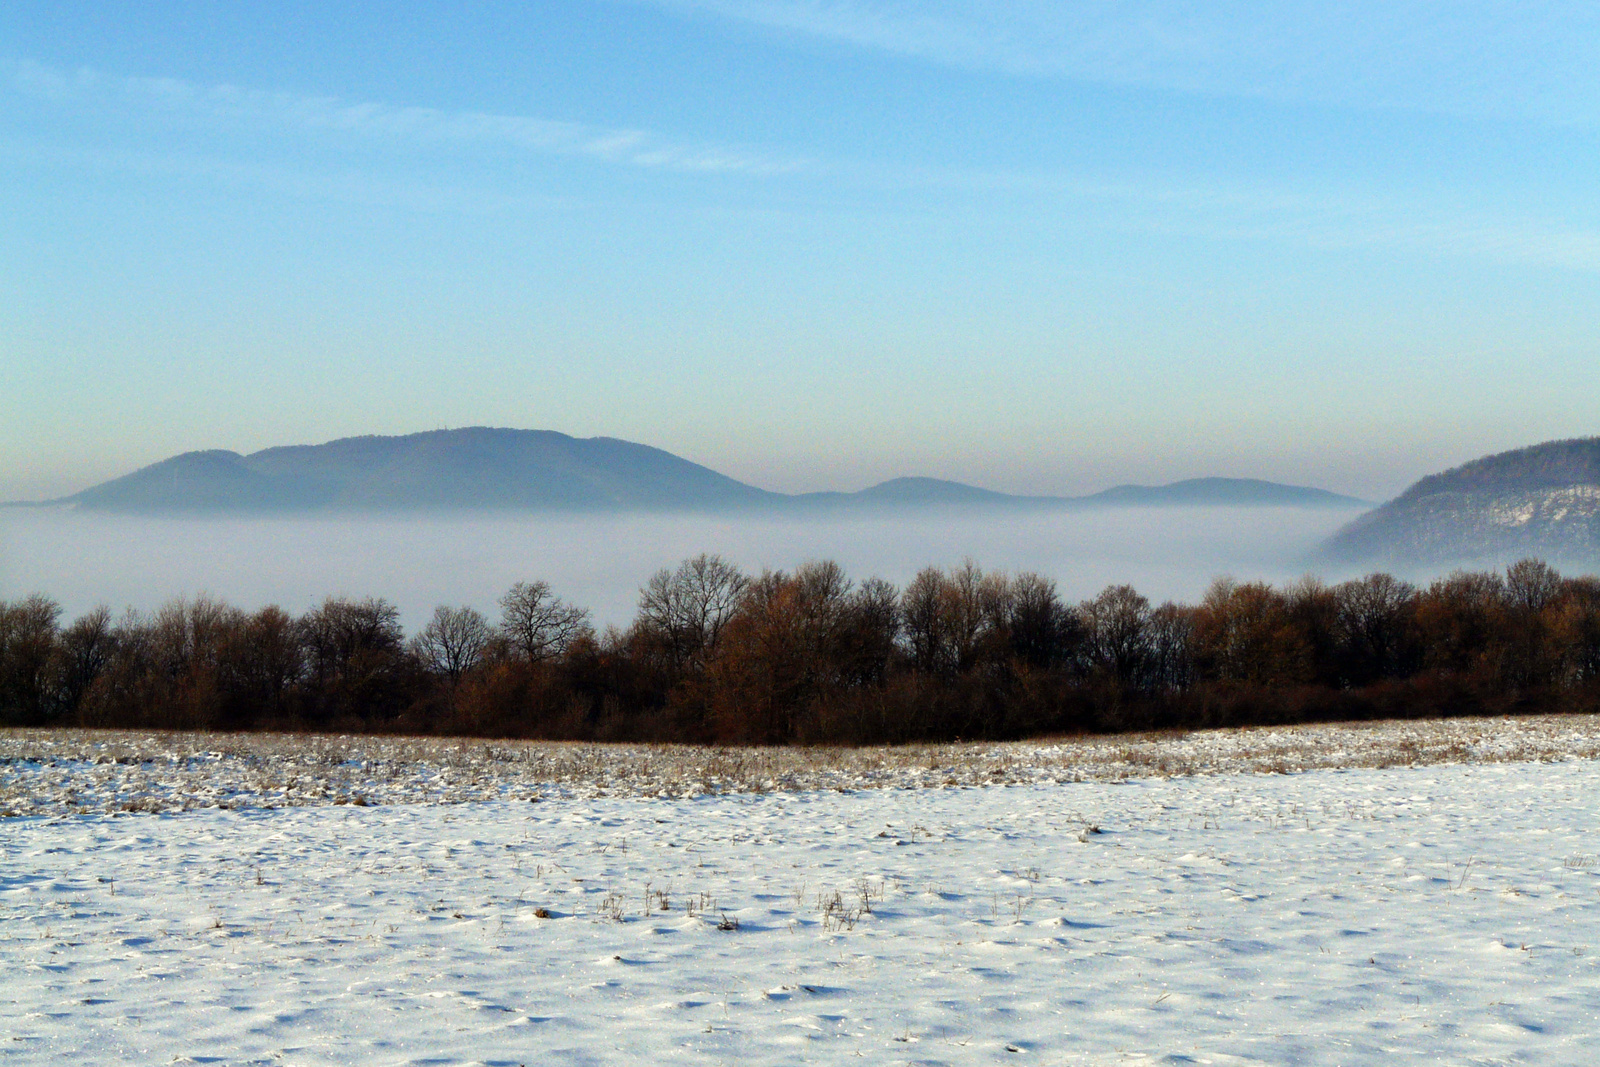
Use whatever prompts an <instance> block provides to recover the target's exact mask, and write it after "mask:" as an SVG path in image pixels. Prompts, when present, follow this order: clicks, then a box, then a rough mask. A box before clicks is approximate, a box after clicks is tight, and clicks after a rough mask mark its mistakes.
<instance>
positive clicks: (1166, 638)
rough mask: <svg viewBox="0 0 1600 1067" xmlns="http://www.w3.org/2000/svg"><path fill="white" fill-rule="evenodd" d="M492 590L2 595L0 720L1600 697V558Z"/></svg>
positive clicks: (761, 716)
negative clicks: (621, 601)
mask: <svg viewBox="0 0 1600 1067" xmlns="http://www.w3.org/2000/svg"><path fill="white" fill-rule="evenodd" d="M498 606H499V609H500V613H499V617H498V619H493V618H490V617H488V616H486V615H484V614H483V613H481V612H479V611H477V610H476V609H474V608H471V607H440V608H438V609H436V610H435V611H434V613H433V616H432V617H431V618H430V619H429V620H428V622H427V623H426V625H424V626H423V627H422V628H421V629H420V630H419V631H418V632H416V633H415V634H413V635H411V636H410V637H408V636H407V635H406V633H405V632H404V630H403V629H402V627H401V624H400V615H399V612H398V610H397V609H396V608H395V606H394V605H393V604H390V603H388V602H387V601H384V600H380V599H364V600H357V599H344V598H330V599H328V600H326V601H324V602H323V603H322V604H321V606H319V607H317V608H314V609H312V610H310V611H307V612H306V613H304V614H303V615H300V616H298V617H296V616H292V615H290V614H289V613H287V612H285V611H283V610H282V609H281V608H278V607H265V608H262V609H260V610H258V611H253V612H251V611H244V610H241V609H239V608H236V607H232V606H230V605H228V604H225V603H223V602H221V601H218V600H215V599H212V598H209V597H199V598H196V599H190V600H175V601H172V602H170V603H168V604H166V605H165V606H164V607H162V608H160V609H159V610H157V611H155V612H154V613H149V614H141V613H137V612H129V613H127V614H125V615H123V616H121V617H113V614H112V613H111V612H110V611H109V610H107V609H106V608H98V609H96V610H94V611H91V612H89V613H87V614H85V615H84V616H82V617H81V618H78V619H76V620H73V621H72V622H70V623H69V624H66V625H63V623H62V618H61V615H62V613H61V609H60V608H59V606H58V605H57V604H55V603H54V602H53V601H51V600H50V599H48V598H47V597H44V596H38V595H36V596H31V597H28V598H26V599H24V600H20V601H13V602H10V603H7V602H4V601H0V723H4V724H8V725H71V726H85V727H144V728H169V729H208V730H258V729H270V730H295V731H344V732H387V733H417V734H421V733H435V734H454V735H474V736H490V737H529V738H549V739H587V740H617V741H623V740H630V741H683V742H693V743H758V744H789V743H799V744H816V743H864V742H902V741H915V740H941V739H956V738H964V739H980V738H982V739H1003V738H1016V737H1024V736H1036V735H1040V734H1047V733H1058V732H1060V733H1071V732H1089V731H1112V730H1130V729H1165V728H1193V727H1203V726H1230V725H1256V724H1272V723H1286V722H1303V721H1317V720H1351V719H1363V718H1377V717H1382V718H1394V717H1421V716H1442V715H1481V714H1499V713H1508V712H1545V711H1570V710H1590V709H1595V708H1597V707H1600V579H1597V578H1595V577H1563V576H1562V575H1560V574H1559V573H1557V571H1556V570H1554V569H1553V568H1552V567H1550V566H1548V565H1547V564H1545V563H1543V562H1540V561H1538V560H1524V561H1522V562H1520V563H1516V564H1514V565H1513V566H1511V567H1508V568H1507V569H1506V570H1505V571H1503V572H1457V573H1455V574H1452V575H1450V576H1449V577H1446V578H1441V579H1439V580H1437V581H1434V582H1432V583H1431V584H1429V585H1427V586H1425V587H1420V588H1419V587H1416V586H1413V585H1411V584H1408V583H1407V582H1404V581H1401V580H1399V579H1397V578H1394V577H1393V576H1391V575H1388V574H1381V573H1380V574H1371V575H1368V576H1366V577H1364V578H1358V579H1354V580H1351V581H1346V582H1342V583H1339V584H1333V585H1329V584H1325V583H1323V582H1321V581H1318V580H1317V579H1314V578H1306V579H1303V580H1301V581H1299V582H1296V583H1294V584H1291V585H1288V586H1284V587H1278V586H1273V585H1269V584H1266V583H1262V582H1245V583H1240V582H1235V581H1233V580H1231V579H1219V580H1217V581H1216V582H1215V583H1213V584H1212V586H1211V587H1210V589H1209V590H1208V591H1207V592H1206V593H1205V595H1204V597H1203V598H1202V599H1201V600H1200V602H1199V603H1198V604H1177V603H1171V602H1168V603H1163V604H1159V605H1158V604H1152V603H1151V602H1150V601H1149V600H1148V599H1147V598H1145V597H1144V596H1142V595H1141V594H1140V593H1139V592H1138V591H1136V590H1135V589H1133V588H1132V587H1130V586H1127V585H1113V586H1110V587H1108V588H1107V589H1105V590H1104V591H1103V592H1101V593H1100V594H1099V595H1098V596H1096V597H1094V598H1093V599H1091V600H1086V601H1083V602H1081V603H1077V604H1071V603H1067V602H1066V601H1064V600H1063V599H1062V597H1061V596H1060V595H1059V594H1058V591H1057V589H1056V586H1055V583H1054V582H1052V581H1051V580H1050V579H1048V578H1045V577H1042V576H1040V575H1037V574H1030V573H1024V574H1016V575H1006V574H997V573H989V572H985V571H984V570H983V569H982V568H981V567H979V566H978V565H977V564H975V563H972V562H970V561H969V562H967V563H965V564H963V565H961V566H959V567H954V568H948V569H940V568H931V567H930V568H928V569H925V570H923V571H922V572H921V573H919V574H918V575H917V576H916V577H915V578H913V579H912V580H911V581H910V582H909V583H908V584H907V585H906V586H905V587H904V588H896V587H895V586H894V585H892V584H890V583H889V582H886V581H884V580H882V579H878V578H872V579H868V580H866V581H863V582H860V583H855V582H852V581H851V580H850V579H849V578H848V577H847V576H846V575H845V573H844V571H843V570H842V569H841V568H840V567H839V566H838V565H837V564H835V563H831V562H821V563H809V564H806V565H804V566H801V567H799V568H796V569H795V570H793V571H767V572H764V573H762V574H759V575H751V574H746V573H745V572H743V571H741V570H740V569H739V568H737V567H735V566H734V565H733V564H731V563H729V562H728V561H727V560H725V559H723V558H721V557H719V556H715V555H700V556H696V557H694V558H693V559H688V560H685V561H684V562H683V563H682V564H680V565H679V566H677V567H676V568H669V569H664V570H662V571H660V572H659V573H657V574H656V575H654V576H653V577H652V578H651V579H650V581H649V582H648V583H647V584H646V585H645V586H644V588H643V589H642V590H641V591H640V597H639V606H638V612H637V615H636V617H635V618H634V620H633V622H632V623H631V625H629V626H627V627H626V628H619V627H609V628H607V629H605V630H604V631H603V632H597V631H596V629H595V627H594V626H593V624H592V621H591V618H590V615H589V613H588V612H587V611H586V610H584V609H582V608H580V607H577V606H575V605H573V604H570V603H568V602H567V601H565V600H563V599H562V598H561V597H559V596H557V595H555V593H554V592H553V591H552V590H551V588H550V586H549V585H548V584H547V583H545V582H537V581H536V582H522V583H518V584H517V585H515V586H513V587H512V588H511V589H510V590H509V591H508V592H507V593H506V595H505V596H504V597H502V598H501V600H500V602H499V605H498Z"/></svg>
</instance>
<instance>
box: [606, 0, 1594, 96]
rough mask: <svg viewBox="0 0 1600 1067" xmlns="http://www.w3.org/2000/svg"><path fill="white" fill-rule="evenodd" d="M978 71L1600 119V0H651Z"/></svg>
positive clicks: (1217, 93) (1207, 91) (1213, 92)
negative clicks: (1597, 69) (1205, 0)
mask: <svg viewBox="0 0 1600 1067" xmlns="http://www.w3.org/2000/svg"><path fill="white" fill-rule="evenodd" d="M635 2H637V3H644V4H649V5H650V6H654V7H657V8H664V9H667V10H672V11H678V12H698V13H704V14H708V15H711V16H713V17H717V18H725V19H729V20H733V21H737V22H744V23H748V24H752V25H759V26H764V27H767V28H769V29H773V30H778V31H782V32H786V33H799V34H803V35H807V36H811V37H817V38H823V39H829V40H834V41H839V42H842V43H845V44H848V45H851V46H854V47H858V48H863V49H869V50H875V51H881V52H888V53H891V54H894V55H901V56H907V57H912V58H916V59H920V60H924V61H927V62H931V63H937V64H941V65H945V66H950V67H957V68H963V69H967V70H979V71H991V72H998V73H1002V74H1008V75H1017V76H1023V77H1035V78H1069V79H1078V80H1083V81H1089V82H1099V83H1105V84H1113V85H1129V86H1144V87H1150V88H1157V89H1164V90H1175V91H1179V92H1187V93H1198V94H1202V95H1208V96H1234V97H1254V98H1260V99H1270V100H1277V101H1282V102H1299V103H1314V104H1321V105H1329V104H1331V105H1338V106H1354V107H1362V108H1397V109H1406V110H1416V111H1426V112H1435V113H1442V114H1454V115H1461V116H1471V117H1478V118H1496V119H1508V118H1509V119H1522V120H1532V121H1537V122H1543V123H1550V124H1556V125H1578V126H1588V127H1593V126H1595V125H1600V89H1597V85H1596V82H1595V79H1594V77H1593V73H1592V72H1593V69H1594V63H1595V61H1596V57H1597V56H1600V11H1597V9H1595V8H1594V7H1593V5H1580V4H1573V3H1561V2H1552V0H1541V2H1528V0H1521V2H1512V0H1458V2H1456V3H1452V4H1439V3H1437V2H1432V0H1391V2H1389V3H1386V4H1383V5H1376V4H1370V5H1363V4H1353V5H1352V4H1340V5H1328V4H1314V3H1312V4H1293V3H1282V2H1279V0H1257V2H1246V3H1237V2H1236V3H1228V4H1210V5H1196V4H1192V3H1188V2H1184V0H1118V2H1111V3H1104V2H1101V3H1077V2H1062V0H1012V2H1009V3H1004V4H996V3H983V2H980V0H920V2H917V0H910V2H907V0H635Z"/></svg>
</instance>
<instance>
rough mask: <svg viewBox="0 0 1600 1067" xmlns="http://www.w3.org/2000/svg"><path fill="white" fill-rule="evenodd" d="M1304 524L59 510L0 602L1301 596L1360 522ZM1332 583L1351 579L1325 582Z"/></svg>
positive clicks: (1246, 512) (1204, 519) (0, 522)
mask: <svg viewBox="0 0 1600 1067" xmlns="http://www.w3.org/2000/svg"><path fill="white" fill-rule="evenodd" d="M1353 514H1354V513H1353V512H1348V511H1343V510H1309V509H1294V508H1107V509H1103V510H1095V511H1059V512H1031V513H1015V512H1012V513H1002V512H994V511H990V512H972V513H965V514H952V513H949V512H928V511H923V512H909V513H901V514H874V515H872V516H870V517H861V516H856V517H849V518H816V517H810V518H798V517H796V518H772V517H762V518H756V517H750V516H734V515H722V516H712V515H661V514H634V515H605V516H595V515H550V514H479V515H471V516H461V515H451V516H444V515H436V516H403V517H402V516H378V515H354V516H352V515H345V516H326V517H315V518H311V517H299V518H273V519H241V518H192V517H191V518H153V517H144V516H122V515H103V514H89V513H82V512H72V511H62V510H16V511H9V512H0V599H13V598H17V597H21V596H25V595H27V594H29V593H33V592H41V593H45V594H47V595H49V596H52V597H54V598H55V599H56V600H57V601H59V602H60V603H61V605H62V607H63V608H64V609H65V611H66V613H67V614H68V615H69V616H71V615H76V614H78V613H81V612H83V611H85V610H87V609H89V608H92V607H94V606H95V605H97V604H106V605H108V606H109V607H111V608H112V609H114V610H117V611H120V610H122V609H124V608H134V609H136V610H141V611H148V610H151V609H153V608H156V607H158V606H159V605H160V604H161V603H162V602H163V601H165V600H167V599H170V598H172V597H176V596H193V595H196V594H199V593H209V594H211V595H213V596H216V597H220V598H222V599H224V600H227V601H229V602H230V603H233V604H236V605H238V606H240V607H245V608H254V607H260V606H262V605H265V604H269V603H276V604H279V605H281V606H282V607H284V608H286V609H288V610H290V611H293V612H299V611H303V610H304V609H306V608H309V607H311V606H313V605H315V604H317V603H319V602H320V601H321V600H322V598H323V597H325V596H328V595H346V596H362V597H364V596H380V597H385V598H387V599H389V600H390V601H392V602H394V603H395V604H396V605H397V606H398V607H399V608H400V611H401V616H402V619H403V621H404V622H405V625H406V627H407V629H414V628H415V627H417V626H419V625H420V624H421V622H422V621H423V620H424V619H425V617H426V616H427V615H428V614H429V613H430V612H431V611H432V609H433V607H434V606H435V605H437V604H453V605H454V604H471V605H474V606H476V607H478V608H479V609H481V610H484V611H486V612H488V613H490V614H491V615H493V614H496V613H497V612H496V609H495V602H496V601H497V600H498V598H499V597H500V596H501V594H502V593H504V592H505V590H506V589H507V588H509V587H510V586H511V585H512V584H513V583H515V582H518V581H528V580H533V579H543V580H545V581H548V582H549V583H550V584H551V586H552V587H553V589H554V591H555V592H556V593H558V594H560V595H561V596H562V597H564V598H566V599H567V600H568V601H570V602H573V603H577V604H580V605H583V606H585V607H588V608H590V609H591V610H592V611H593V612H594V617H595V621H596V623H597V624H599V625H601V626H604V625H606V624H608V623H615V624H617V625H626V624H627V622H628V621H629V620H630V619H631V618H632V617H633V612H634V608H635V606H636V604H637V600H638V591H639V587H640V586H641V585H643V584H644V582H645V581H646V580H648V578H649V577H650V575H651V574H652V573H654V572H655V571H656V570H657V569H659V568H661V567H666V566H671V565H673V564H676V563H677V562H678V561H679V560H681V559H683V558H685V557H687V556H691V555H694V554H696V553H699V552H717V553H721V554H722V555H724V556H726V557H727V558H728V559H730V560H732V561H734V562H735V563H737V564H739V565H740V566H741V567H744V568H746V569H747V570H750V571H752V572H758V571H760V570H761V569H762V568H773V569H782V568H790V567H793V566H795V565H796V564H799V563H802V562H805V561H806V560H813V559H832V560H836V561H838V562H839V563H840V564H841V565H842V566H843V567H844V568H845V571H846V572H847V573H848V574H849V575H850V576H851V577H852V578H855V579H857V580H859V579H862V578H867V577H871V576H880V577H883V578H887V579H889V580H890V581H892V582H895V583H896V584H903V583H904V582H905V581H906V580H907V579H909V578H910V577H911V576H912V575H914V574H915V573H916V572H917V571H918V570H920V569H921V568H922V567H925V566H928V565H930V564H933V565H939V566H946V565H951V564H956V563H959V562H961V560H962V559H963V558H965V557H969V556H970V557H971V558H973V559H974V560H976V561H977V562H978V563H979V564H981V565H982V566H983V567H984V568H985V569H988V570H996V571H1012V572H1015V571H1021V570H1032V571H1037V572H1039V573H1041V574H1044V575H1045V576H1047V577H1049V578H1053V579H1054V580H1055V581H1056V582H1057V583H1058V585H1059V588H1060V590H1061V593H1062V595H1063V597H1065V598H1066V599H1068V600H1077V599H1081V598H1085V597H1089V596H1092V595H1093V594H1095V593H1097V592H1098V591H1099V590H1101V589H1102V588H1104V587H1105V586H1106V585H1108V584H1111V583H1121V582H1127V583H1130V584H1132V585H1134V586H1136V587H1137V588H1138V589H1139V590H1140V591H1141V592H1142V593H1144V594H1145V595H1146V596H1148V597H1150V598H1151V599H1152V600H1163V599H1168V598H1171V599H1178V600H1190V601H1192V600H1195V599H1197V598H1198V597H1199V596H1200V594H1201V593H1202V592H1203V591H1204V589H1205V587H1206V585H1207V584H1208V583H1209V582H1210V581H1211V580H1212V579H1213V578H1215V577H1216V576H1218V575H1221V574H1231V575H1233V576H1235V577H1237V578H1239V579H1241V580H1250V579H1264V580H1268V581H1274V582H1281V581H1288V580H1292V579H1294V578H1297V577H1299V576H1300V575H1302V574H1304V573H1307V571H1308V570H1312V571H1316V570H1319V568H1316V567H1312V566H1310V565H1309V564H1308V563H1307V559H1308V557H1309V556H1310V553H1311V552H1312V550H1313V549H1314V548H1315V547H1316V545H1317V544H1318V543H1319V542H1321V541H1322V539H1324V538H1325V537H1327V536H1328V535H1329V534H1331V533H1332V532H1333V531H1334V530H1335V529H1337V528H1338V527H1339V526H1340V525H1342V524H1343V523H1345V522H1347V521H1348V520H1349V519H1350V518H1352V517H1353ZM1320 572H1321V573H1322V576H1323V577H1325V578H1329V579H1333V578H1340V577H1344V575H1342V574H1336V573H1331V572H1328V571H1327V570H1326V569H1325V568H1320Z"/></svg>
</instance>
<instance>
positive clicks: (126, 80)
mask: <svg viewBox="0 0 1600 1067" xmlns="http://www.w3.org/2000/svg"><path fill="white" fill-rule="evenodd" d="M11 83H12V86H13V88H14V89H16V90H17V91H18V92H20V93H23V94H26V95H28V96H32V97H36V98H41V99H47V100H51V101H54V102H57V103H64V104H67V105H71V106H78V107H85V108H105V107H113V108H114V107H119V106H120V107H126V108H129V109H133V110H136V111H139V112H143V113H146V114H163V113H165V114H169V115H175V116H186V117H196V118H200V119H203V120H210V121H213V122H219V123H227V124H230V125H250V126H255V127H258V128H260V127H265V128H277V129H282V130H289V131H293V132H301V133H321V132H334V133H345V134H353V135H359V136H363V137H369V138H388V139H391V140H396V141H402V142H405V143H408V144H411V145H413V146H427V145H436V144H445V145H454V144H463V143H470V144H479V145H484V146H498V147H509V148H513V149H521V150H524V151H531V152H538V153H542V154H548V155H557V156H574V157H587V158H591V159H598V160H603V161H605V162H609V163H617V164H624V165H628V166H633V167H641V168H646V169H651V170H670V171H682V172H690V173H699V174H750V175H756V176H775V175H782V174H789V173H794V172H796V171H799V170H802V169H804V168H805V167H806V166H807V162H806V161H805V160H802V159H793V158H783V157H778V156H772V155H765V154H761V153H758V152H753V151H749V150H746V149H742V148H739V147H736V146H729V145H715V144H685V143H679V142H674V141H671V140H669V139H666V138H663V137H660V136H658V135H655V134H652V133H649V132H647V131H644V130H630V129H607V128H605V127H600V126H591V125H587V124H584V123H577V122H562V121H557V120H551V119H541V118H531V117H526V116H520V115H495V114H488V113H484V112H473V111H459V112H451V111H443V110H440V109H438V108H428V107H402V106H394V105H389V104H382V103H376V102H370V101H358V102H350V101H344V100H340V99H338V98H336V97H331V96H304V95H297V94H293V93H284V92H269V91H263V90H256V89H241V88H238V87H236V86H232V85H215V86H203V85H196V84H194V83H192V82H187V81H183V80H180V79H176V78H139V77H119V76H113V75H108V74H103V73H100V72H98V71H94V70H89V69H79V70H75V71H71V72H67V71H62V70H58V69H56V68H53V67H49V66H46V65H44V64H41V63H37V62H34V61H31V60H25V61H22V62H20V63H18V64H16V66H15V67H14V69H13V71H12V77H11Z"/></svg>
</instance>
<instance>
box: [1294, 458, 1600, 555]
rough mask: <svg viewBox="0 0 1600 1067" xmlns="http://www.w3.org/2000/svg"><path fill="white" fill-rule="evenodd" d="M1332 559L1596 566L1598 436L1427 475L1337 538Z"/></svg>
mask: <svg viewBox="0 0 1600 1067" xmlns="http://www.w3.org/2000/svg"><path fill="white" fill-rule="evenodd" d="M1324 554H1325V555H1326V556H1327V557H1328V558H1329V559H1331V560H1334V561H1338V562H1345V563H1372V564H1396V565H1406V564H1431V565H1450V564H1453V563H1463V564H1469V563H1470V564H1478V563H1502V562H1506V561H1508V560H1512V559H1517V558H1521V557H1525V556H1538V557H1541V558H1544V559H1548V560H1552V561H1556V560H1559V561H1562V562H1566V563H1569V564H1573V563H1576V564H1579V565H1585V566H1595V565H1600V438H1589V439H1584V440H1579V441H1553V442H1549V443H1547V444H1544V445H1535V446H1533V447H1532V448H1525V449H1518V450H1517V451H1515V452H1506V453H1501V454H1499V455H1496V456H1486V457H1484V458H1483V459H1479V460H1474V461H1473V462H1472V463H1468V464H1465V465H1464V466H1461V467H1458V468H1456V469H1455V470H1452V471H1445V472H1443V473H1442V474H1435V475H1430V476H1429V477H1427V478H1424V479H1422V480H1421V481H1419V482H1418V483H1417V484H1416V485H1414V486H1412V487H1411V488H1410V489H1408V490H1406V491H1405V492H1404V493H1402V494H1401V495H1400V496H1398V497H1396V498H1395V499H1394V500H1391V501H1390V502H1389V503H1387V504H1384V505H1383V506H1382V507H1379V508H1376V509H1374V510H1373V511H1369V512H1368V513H1366V514H1365V515H1363V516H1361V517H1360V518H1358V519H1356V520H1355V521H1354V522H1352V523H1350V525H1348V526H1346V527H1345V528H1344V529H1342V530H1340V531H1339V532H1338V533H1337V534H1335V535H1334V537H1333V538H1332V539H1330V541H1329V542H1328V544H1327V545H1326V546H1324Z"/></svg>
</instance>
